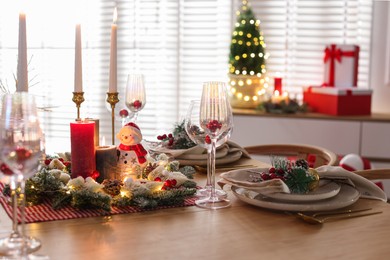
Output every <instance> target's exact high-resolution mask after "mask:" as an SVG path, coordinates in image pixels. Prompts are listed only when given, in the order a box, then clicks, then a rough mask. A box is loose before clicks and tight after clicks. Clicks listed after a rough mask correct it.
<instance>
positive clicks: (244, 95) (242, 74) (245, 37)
mask: <svg viewBox="0 0 390 260" xmlns="http://www.w3.org/2000/svg"><path fill="white" fill-rule="evenodd" d="M265 47H266V45H265V42H264V37H263V35H262V32H261V31H260V20H257V19H256V18H255V15H254V13H253V11H252V9H251V7H250V6H249V4H248V0H243V1H242V5H241V8H240V9H239V10H238V11H237V21H236V24H235V28H234V31H233V35H232V41H231V45H230V56H229V78H230V80H229V85H230V90H229V96H230V103H231V105H232V106H233V107H235V108H256V107H257V106H258V105H259V103H260V102H261V99H262V97H263V96H264V94H265V88H267V87H268V77H265V73H266V69H265V62H266V59H267V57H268V54H266V53H265Z"/></svg>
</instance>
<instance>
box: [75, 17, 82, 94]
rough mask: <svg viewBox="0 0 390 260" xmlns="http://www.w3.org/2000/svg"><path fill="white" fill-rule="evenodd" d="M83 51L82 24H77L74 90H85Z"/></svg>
mask: <svg viewBox="0 0 390 260" xmlns="http://www.w3.org/2000/svg"><path fill="white" fill-rule="evenodd" d="M81 54H82V52H81V25H80V24H77V25H76V42H75V66H74V67H75V69H74V92H83V65H82V58H81V57H82V55H81Z"/></svg>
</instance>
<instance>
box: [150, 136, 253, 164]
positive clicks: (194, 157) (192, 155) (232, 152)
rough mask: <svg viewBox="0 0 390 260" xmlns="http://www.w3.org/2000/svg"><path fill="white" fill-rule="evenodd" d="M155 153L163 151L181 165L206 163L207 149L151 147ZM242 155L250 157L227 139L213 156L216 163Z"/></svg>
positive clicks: (228, 161)
mask: <svg viewBox="0 0 390 260" xmlns="http://www.w3.org/2000/svg"><path fill="white" fill-rule="evenodd" d="M151 151H152V152H155V153H165V154H167V155H170V156H172V157H173V158H175V160H178V161H179V162H180V164H181V165H198V166H204V165H206V164H207V149H205V148H203V147H201V146H199V145H197V146H194V147H192V148H189V149H168V148H166V147H161V146H158V147H155V148H153V149H151ZM242 156H244V157H247V158H250V155H249V154H248V153H247V152H246V151H245V149H244V148H242V147H241V146H240V145H238V144H236V143H234V142H232V141H228V142H226V143H225V144H223V145H221V146H220V147H218V148H217V151H216V154H215V158H216V165H221V164H226V163H231V162H234V161H237V160H239V159H240V158H241V157H242Z"/></svg>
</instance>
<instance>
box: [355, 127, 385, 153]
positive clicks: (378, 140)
mask: <svg viewBox="0 0 390 260" xmlns="http://www.w3.org/2000/svg"><path fill="white" fill-rule="evenodd" d="M361 154H362V156H367V157H374V158H378V159H383V158H385V159H386V158H390V123H383V122H363V123H362V151H361Z"/></svg>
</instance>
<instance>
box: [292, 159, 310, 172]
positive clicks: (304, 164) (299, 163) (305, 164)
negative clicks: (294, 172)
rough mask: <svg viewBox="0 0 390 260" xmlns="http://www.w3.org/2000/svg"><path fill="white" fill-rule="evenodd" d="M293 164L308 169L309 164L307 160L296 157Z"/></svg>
mask: <svg viewBox="0 0 390 260" xmlns="http://www.w3.org/2000/svg"><path fill="white" fill-rule="evenodd" d="M295 165H296V166H297V167H302V168H303V169H306V170H307V169H309V164H308V162H307V161H306V160H305V159H298V160H297V161H296V162H295Z"/></svg>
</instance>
